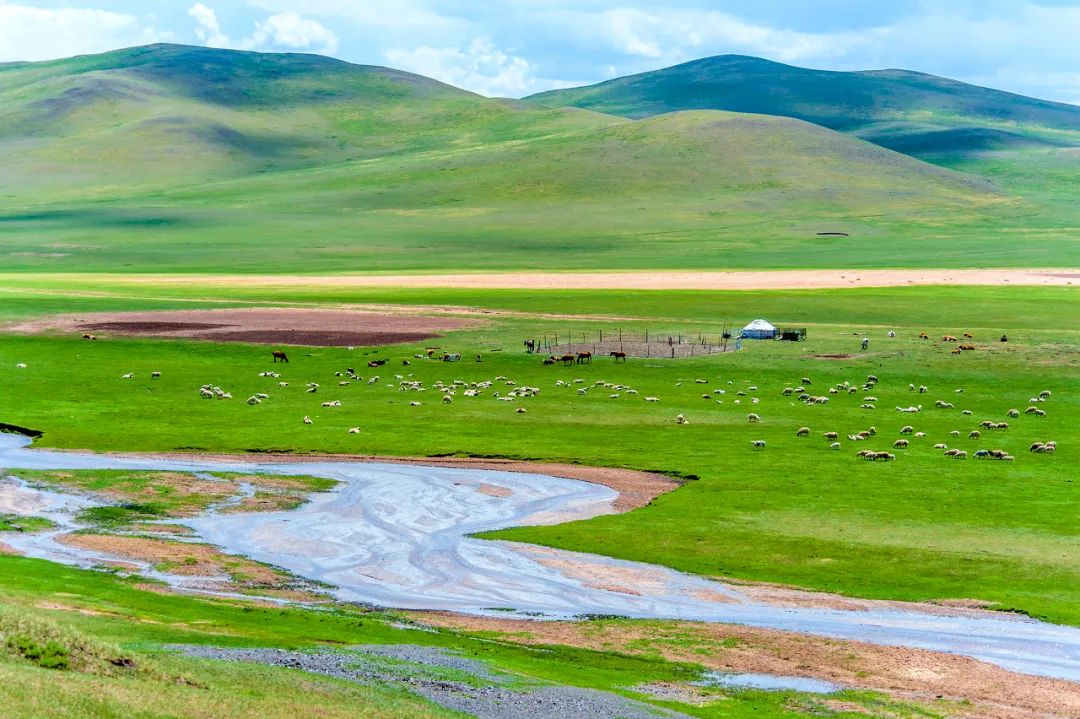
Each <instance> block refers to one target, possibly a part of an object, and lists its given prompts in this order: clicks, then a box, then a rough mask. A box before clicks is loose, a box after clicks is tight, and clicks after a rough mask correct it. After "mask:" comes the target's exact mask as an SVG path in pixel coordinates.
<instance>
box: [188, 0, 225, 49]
mask: <svg viewBox="0 0 1080 719" xmlns="http://www.w3.org/2000/svg"><path fill="white" fill-rule="evenodd" d="M188 15H190V16H191V18H192V19H193V20H195V37H197V38H199V42H201V43H203V44H204V45H209V46H210V47H228V46H229V38H228V36H227V35H225V34H224V33H223V32H221V24H220V23H218V19H217V13H216V12H214V10H213V8H209V7H207V6H206V5H203V4H202V3H201V2H198V3H195V4H194V5H192V6H191V7H190V8H188Z"/></svg>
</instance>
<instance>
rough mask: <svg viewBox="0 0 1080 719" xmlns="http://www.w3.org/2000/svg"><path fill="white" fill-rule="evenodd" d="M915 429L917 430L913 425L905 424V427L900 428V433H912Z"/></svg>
mask: <svg viewBox="0 0 1080 719" xmlns="http://www.w3.org/2000/svg"><path fill="white" fill-rule="evenodd" d="M914 431H915V428H914V427H912V426H911V425H910V424H908V425H904V426H903V427H901V428H900V434H911V433H912V432H914Z"/></svg>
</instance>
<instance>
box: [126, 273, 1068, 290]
mask: <svg viewBox="0 0 1080 719" xmlns="http://www.w3.org/2000/svg"><path fill="white" fill-rule="evenodd" d="M109 279H110V282H118V283H121V284H127V283H130V284H133V285H146V284H161V285H170V284H176V285H200V284H211V285H224V286H232V287H462V288H479V289H484V288H488V289H493V288H500V289H532V290H544V289H612V290H622V289H626V290H785V289H792V290H794V289H830V288H840V287H899V286H906V285H990V286H995V285H1001V286H1009V285H1024V286H1050V285H1071V284H1073V283H1074V282H1075V283H1077V284H1080V269H1075V268H1031V269H955V270H948V269H889V270H857V269H856V270H845V269H821V270H763V271H745V272H683V271H662V272H566V273H559V272H500V273H491V274H443V275H337V276H297V275H223V276H213V277H209V276H195V275H142V276H137V277H130V278H123V277H110V278H109Z"/></svg>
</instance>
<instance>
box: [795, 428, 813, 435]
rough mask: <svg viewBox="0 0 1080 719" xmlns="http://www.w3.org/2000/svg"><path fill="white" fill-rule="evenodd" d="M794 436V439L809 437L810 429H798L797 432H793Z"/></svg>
mask: <svg viewBox="0 0 1080 719" xmlns="http://www.w3.org/2000/svg"><path fill="white" fill-rule="evenodd" d="M795 436H796V437H809V436H810V428H809V427H799V428H798V429H797V430H795Z"/></svg>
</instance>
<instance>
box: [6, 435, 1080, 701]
mask: <svg viewBox="0 0 1080 719" xmlns="http://www.w3.org/2000/svg"><path fill="white" fill-rule="evenodd" d="M29 444H30V441H29V440H28V439H27V438H25V437H22V436H18V435H3V434H0V467H3V468H5V470H7V471H6V472H0V476H6V475H9V474H17V472H15V470H18V469H141V470H172V471H189V472H243V473H265V474H278V475H309V476H317V477H326V478H329V479H334V480H337V481H338V482H339V484H338V486H337V488H336V489H334V490H333V491H331V492H327V493H324V494H318V495H315V497H314V498H313V499H312V501H311V502H309V503H307V504H305V505H304V506H302V507H300V508H299V509H295V510H292V511H288V512H267V513H251V514H236V513H229V514H216V513H208V514H206V515H202V516H199V517H195V518H191V519H184V520H178V523H182V524H186V525H187V526H189V527H191V528H192V529H194V530H195V532H196V533H197V538H198V539H199V540H201V541H205V542H209V543H211V544H214V545H217V546H219V547H221V548H222V549H223V550H224V551H227V552H230V553H233V554H240V555H244V556H247V557H250V558H252V559H255V560H258V561H260V562H265V563H268V564H272V565H275V566H278V567H282V568H284V569H287V570H289V571H290V572H292V573H293V574H295V575H297V576H299V577H303V578H306V579H311V580H317V581H320V582H325V583H327V584H329V585H332V586H333V587H335V588H336V589H335V590H334V594H335V595H336V596H337V597H338V598H339V599H341V600H343V601H354V602H363V603H367V604H372V605H377V606H384V607H394V608H405V609H429V610H448V611H454V612H462V613H469V614H484V615H496V616H518V617H521V616H527V617H533V618H538V619H542V618H548V619H557V618H569V617H576V616H581V615H585V614H605V615H621V616H627V617H635V618H652V619H682V620H697V621H706V622H725V623H734V624H744V625H749V626H756V627H766V628H771V629H779V630H788V631H795V632H802V633H807V634H814V635H820V636H827V637H834V638H839V639H853V640H860V641H866V642H872V643H875V644H883V645H892V646H903V647H914V648H921V649H929V650H936V651H942V652H949V653H953V654H961V655H966V656H970V657H974V658H977V659H981V660H984V661H987V662H991V663H993V664H996V665H999V666H1001V667H1004V668H1007V669H1011V670H1014V671H1019V672H1024V673H1028V674H1035V675H1041V676H1049V677H1056V678H1062V679H1070V680H1073V681H1080V629H1078V628H1074V627H1066V626H1059V625H1054V624H1047V623H1044V622H1039V621H1036V620H1032V619H1029V618H1026V617H1022V616H1017V615H1011V614H995V613H991V612H983V611H973V610H947V609H940V610H938V609H936V608H935V609H933V610H930V609H928V608H924V607H920V606H918V605H913V604H912V605H903V604H899V603H895V602H889V603H886V602H880V603H879V602H861V603H860V604H859V606H858V607H857V608H853V609H839V608H829V607H822V606H815V605H813V604H810V603H806V604H801V603H800V604H796V605H790V604H788V605H781V604H772V603H769V602H767V601H764V600H761V599H757V598H755V597H752V596H749V595H748V594H747V593H745V592H742V591H740V590H739V588H738V587H734V586H729V585H726V584H723V583H720V582H715V581H710V580H707V579H704V578H700V577H695V576H691V575H687V574H682V573H680V572H676V571H673V570H670V569H666V568H663V567H657V566H653V565H647V564H641V563H636V562H626V561H621V560H616V559H610V558H606V557H600V556H596V555H590V554H582V553H575V552H565V551H560V550H552V549H546V548H540V547H534V546H530V545H523V544H516V543H511V542H497V541H485V540H478V539H472V538H470V537H469V536H468V535H470V534H473V533H476V532H480V531H485V530H490V529H497V528H502V527H508V526H516V525H527V524H540V523H552V522H561V521H567V520H573V519H583V518H587V517H591V516H595V515H597V514H601V513H605V512H610V511H611V502H612V500H613V499H614V498H615V497H616V494H615V492H614V491H613V490H611V489H608V488H607V487H603V486H600V485H596V484H589V483H586V482H580V481H576V480H570V479H561V478H556V477H549V476H543V475H535V474H522V473H516V472H499V471H491V470H472V469H447V468H436V467H423V466H416V465H399V464H374V463H366V462H322V463H320V462H304V463H296V464H278V463H273V464H260V463H257V462H246V463H235V462H228V463H225V462H214V461H209V460H207V461H197V460H191V461H176V460H165V459H152V458H138V457H114V456H108V455H95V454H82V453H73V452H49V451H44V450H31V449H29ZM88 503H90V504H92V503H93V502H92V501H91V500H89V499H87V498H84V497H80V496H78V495H71V494H66V493H58V492H52V491H47V490H43V489H40V488H34V487H30V486H28V485H26V484H24V483H21V482H18V481H16V480H14V479H12V478H8V479H5V480H3V481H2V482H0V507H2V508H3V511H6V512H15V513H22V514H32V515H38V516H46V517H49V518H50V519H53V521H55V522H57V523H58V524H59V525H60V529H59V530H58V531H56V532H45V533H42V534H17V535H5V536H4V538H3V540H4V541H5V542H6V543H8V544H10V545H11V546H12V547H14V548H15V549H17V550H18V551H20V552H22V553H23V554H25V555H27V556H31V557H38V558H42V559H49V560H53V561H59V562H64V563H68V564H75V565H79V566H93V565H95V564H100V563H101V562H102V561H104V560H107V559H110V558H109V557H107V556H106V555H102V554H101V553H94V552H87V551H84V550H79V549H75V548H72V547H70V546H65V545H63V544H60V543H58V542H57V541H56V537H57V536H58V534H59V533H62V532H63V531H70V530H71V529H72V528H75V526H76V525H75V523H74V519H73V516H74V513H75V512H76V511H77V510H78V509H81V508H82V507H85V506H87V505H88ZM112 559H116V558H112ZM147 573H150V574H151V575H153V572H152V571H150V570H147ZM160 578H162V579H165V580H166V581H169V580H170V579H175V578H169V577H167V576H161V577H160ZM181 588H182V587H181Z"/></svg>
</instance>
